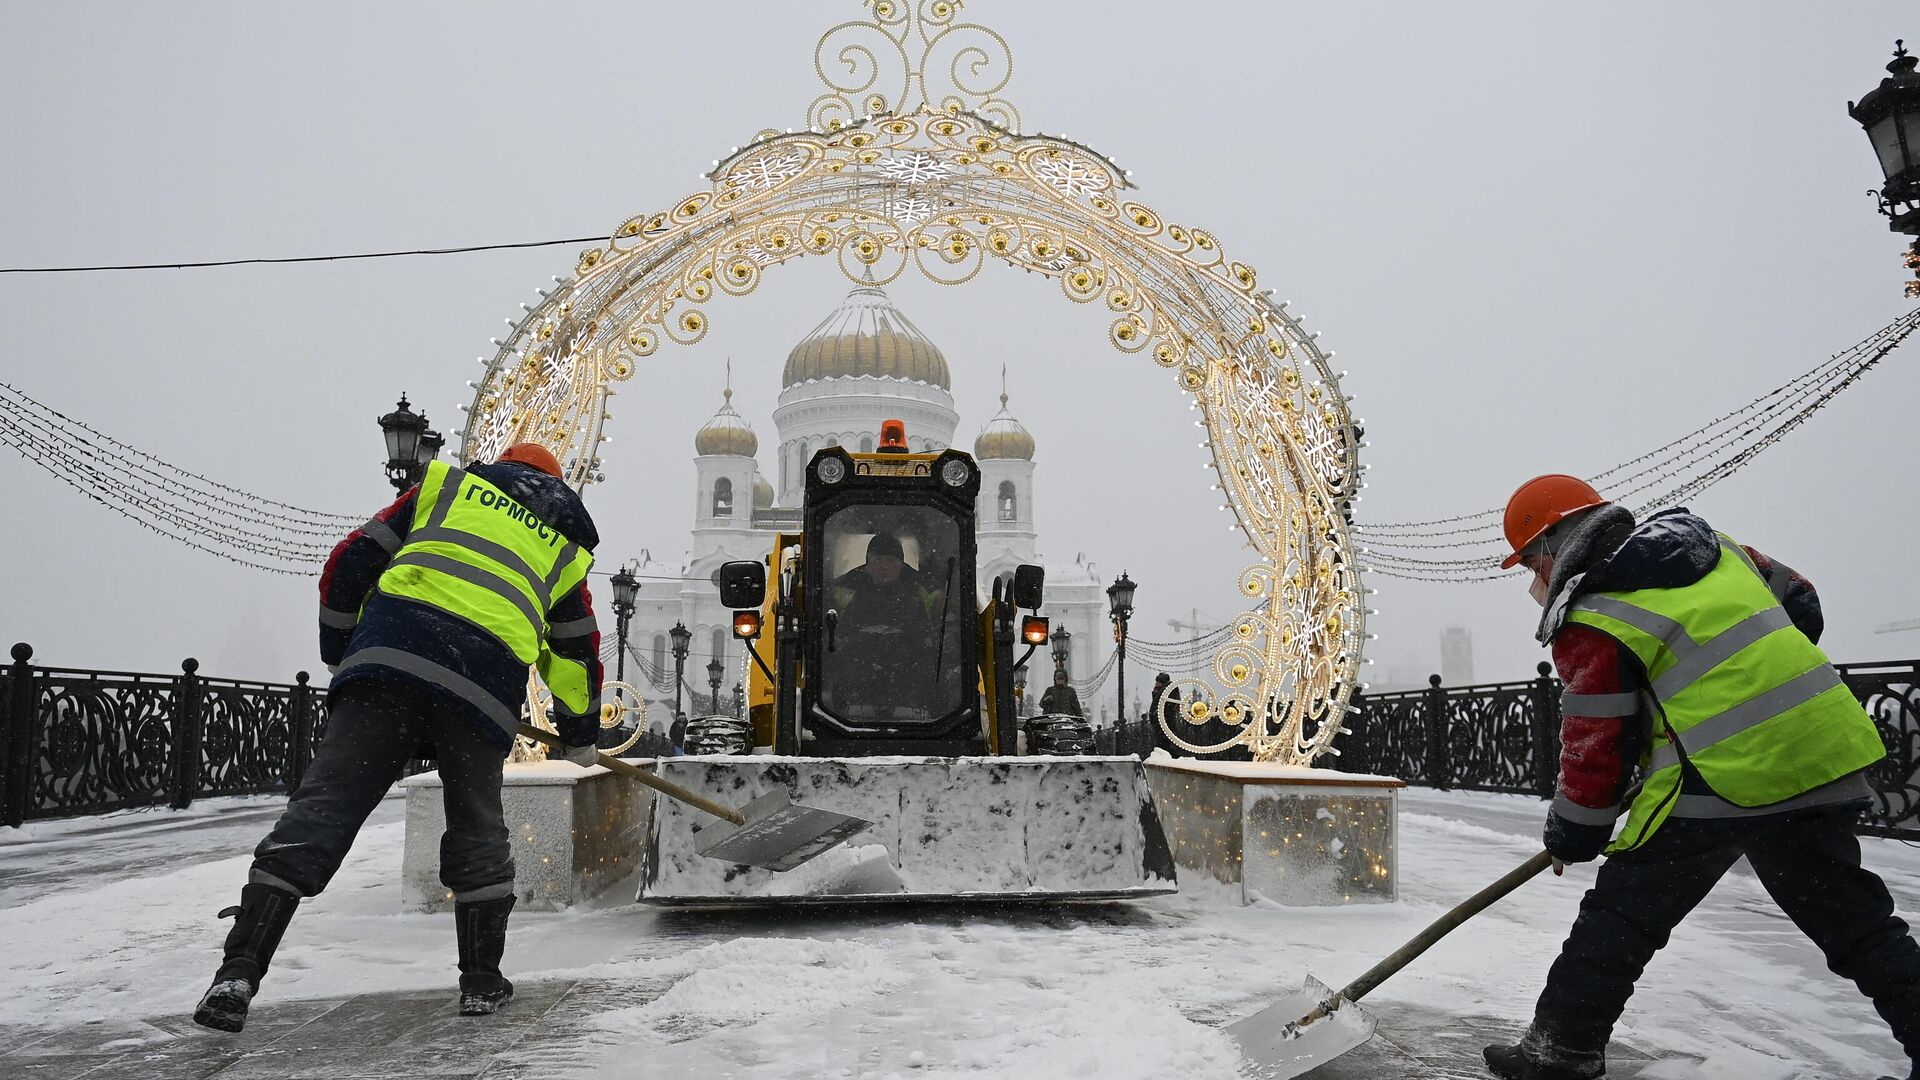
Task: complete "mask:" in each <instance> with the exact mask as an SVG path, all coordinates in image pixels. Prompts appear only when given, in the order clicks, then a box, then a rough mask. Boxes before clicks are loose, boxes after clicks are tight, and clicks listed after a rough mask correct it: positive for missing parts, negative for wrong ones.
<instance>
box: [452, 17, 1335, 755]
mask: <svg viewBox="0 0 1920 1080" xmlns="http://www.w3.org/2000/svg"><path fill="white" fill-rule="evenodd" d="M866 6H867V7H868V8H869V11H870V16H871V17H870V18H868V19H866V20H864V21H856V22H847V23H842V24H841V25H839V26H836V27H834V28H833V29H831V30H830V31H828V33H827V34H826V36H825V37H824V38H822V40H821V41H820V43H819V45H818V47H817V48H816V51H815V66H816V68H817V70H818V71H819V73H820V76H821V78H822V79H823V80H824V81H825V82H826V83H827V86H828V92H827V93H826V94H823V95H822V96H820V97H819V98H818V99H816V100H815V101H814V102H813V103H812V106H811V108H810V109H809V112H808V120H809V123H810V126H809V128H808V129H806V130H801V131H791V130H790V131H786V132H781V131H774V130H766V131H762V132H760V133H759V134H758V135H756V136H755V137H754V139H753V140H752V141H751V142H750V143H749V144H748V145H746V146H744V147H741V148H738V149H735V150H733V151H731V152H729V154H728V155H727V157H726V158H724V159H722V160H720V161H717V162H715V164H714V168H713V170H712V171H711V172H710V173H709V174H708V179H709V180H710V181H711V184H710V186H709V187H707V188H706V189H703V190H700V191H696V192H694V193H692V194H690V195H687V196H686V197H684V198H682V199H680V200H678V201H677V202H675V203H674V204H673V205H671V206H670V207H668V208H667V209H665V210H661V211H658V212H655V213H651V214H642V215H639V216H636V217H633V218H629V219H628V220H626V221H624V222H622V223H621V224H620V225H619V227H618V228H616V229H615V230H614V231H613V235H612V236H611V238H610V239H609V240H608V241H607V243H605V244H604V245H601V246H599V247H593V248H589V249H587V250H585V251H583V252H582V253H581V254H580V257H579V260H578V262H577V264H576V266H575V268H574V273H573V276H572V277H571V278H569V279H565V280H560V281H559V283H558V285H557V286H556V287H555V288H554V289H553V290H552V291H550V292H546V293H544V294H543V297H544V298H543V300H542V302H541V303H540V304H539V305H538V306H537V307H533V308H531V309H530V310H529V311H528V313H527V314H526V315H525V316H524V317H522V318H520V319H517V320H510V321H511V323H512V329H511V331H510V333H509V334H508V336H507V337H505V338H504V339H501V340H500V344H499V350H498V351H497V352H496V353H495V355H494V356H493V358H492V359H491V361H487V362H486V363H487V374H486V378H485V380H484V382H482V383H480V384H479V388H478V391H477V393H476V395H475V397H474V400H473V404H472V405H471V406H470V407H468V421H467V425H466V429H465V431H464V432H463V439H464V443H463V446H462V451H461V453H462V457H463V458H464V459H465V460H469V461H471V460H489V459H491V457H492V455H494V454H497V453H498V452H499V451H500V450H501V449H503V448H504V447H506V446H507V445H509V444H511V443H513V442H516V441H521V440H532V441H537V442H541V443H543V444H545V445H547V446H548V447H550V448H551V449H553V450H554V451H555V453H556V454H558V455H559V456H560V457H561V459H562V460H563V461H565V462H567V470H568V479H569V481H570V482H571V483H573V484H575V485H576V486H577V487H580V488H582V489H584V488H585V486H586V485H588V484H590V483H594V482H597V481H599V480H600V479H601V475H600V473H599V458H598V453H599V445H600V443H601V442H602V441H604V439H605V438H606V433H605V430H604V428H605V424H606V421H607V420H608V419H609V417H608V415H607V412H606V402H607V398H608V396H609V395H610V394H611V393H612V392H613V387H614V386H615V385H617V384H618V383H621V382H624V381H626V380H629V379H632V378H633V377H634V376H635V375H636V374H637V373H638V372H640V371H641V369H642V367H643V365H645V364H647V363H648V362H650V361H653V360H654V358H655V357H656V356H659V355H661V354H662V350H667V351H668V352H670V351H671V349H672V348H673V347H674V346H682V345H693V344H696V343H698V342H699V341H700V340H701V339H702V338H703V337H704V336H705V335H706V333H707V329H708V327H709V325H710V320H711V319H713V318H714V317H716V315H717V314H718V313H719V311H720V310H721V309H722V307H723V305H721V304H719V303H716V301H719V300H720V299H721V298H723V297H740V296H745V295H747V294H749V293H751V292H753V291H754V290H755V289H756V288H758V287H759V285H760V281H761V278H762V276H763V275H764V274H765V273H766V272H767V271H768V270H769V269H771V268H773V267H777V266H781V265H783V264H785V263H787V262H790V261H792V260H795V259H801V258H806V257H824V258H831V259H834V260H836V261H837V263H838V264H839V266H840V268H841V270H842V271H843V272H845V273H846V275H847V276H848V277H849V278H851V279H853V280H855V281H863V280H868V279H871V280H874V281H878V282H880V283H882V284H885V283H887V282H891V281H893V280H895V279H896V278H898V277H899V276H900V275H902V274H904V273H906V272H907V270H909V269H915V270H918V271H919V272H920V273H922V274H924V275H925V276H927V277H928V278H931V279H932V280H934V281H935V282H938V283H941V284H947V285H960V284H964V283H965V282H967V281H970V280H972V279H973V278H974V276H975V275H977V274H978V273H979V272H980V271H981V269H982V268H983V267H984V266H985V265H986V264H987V263H988V262H990V261H994V262H1000V263H1005V264H1007V265H1009V266H1014V267H1019V268H1021V269H1024V270H1029V271H1032V272H1034V273H1037V274H1041V275H1044V276H1045V277H1048V278H1051V279H1053V280H1054V281H1055V282H1057V283H1058V287H1059V289H1060V291H1061V292H1063V293H1064V294H1065V295H1066V297H1067V299H1069V300H1072V301H1074V302H1076V303H1081V304H1090V305H1097V306H1101V307H1104V308H1105V309H1106V310H1107V312H1108V313H1109V314H1110V315H1111V319H1110V321H1109V323H1108V329H1107V339H1108V342H1109V343H1110V344H1111V345H1112V346H1113V347H1114V348H1115V349H1117V350H1119V351H1120V352H1122V353H1125V354H1128V355H1138V356H1141V357H1143V358H1145V359H1147V360H1149V361H1150V362H1152V363H1154V364H1157V365H1159V366H1160V367H1162V368H1164V369H1165V370H1166V372H1167V374H1168V377H1169V378H1170V379H1172V381H1173V382H1174V385H1175V386H1176V387H1177V388H1178V389H1179V391H1180V392H1181V393H1182V394H1184V395H1186V396H1187V397H1188V398H1190V399H1191V400H1190V407H1191V408H1193V409H1195V410H1197V411H1198V412H1199V420H1198V423H1199V425H1200V426H1201V427H1202V428H1204V430H1205V434H1206V441H1205V442H1204V443H1202V446H1203V447H1204V448H1206V449H1208V450H1210V451H1211V455H1212V461H1211V464H1212V467H1213V469H1214V471H1215V474H1216V486H1217V487H1218V489H1219V490H1221V491H1222V492H1224V495H1225V500H1226V501H1225V505H1224V506H1223V507H1222V509H1230V510H1231V511H1232V513H1233V515H1234V524H1233V526H1232V527H1233V528H1236V529H1238V530H1239V531H1240V532H1241V533H1243V534H1244V536H1245V537H1246V539H1247V541H1248V543H1249V544H1250V545H1251V547H1252V548H1253V549H1254V551H1255V552H1256V553H1257V555H1258V561H1257V562H1256V563H1255V564H1254V565H1252V566H1250V567H1248V568H1247V569H1246V570H1244V571H1242V572H1241V573H1240V575H1239V577H1238V581H1237V584H1238V587H1239V589H1240V592H1241V594H1242V595H1243V596H1244V597H1246V598H1247V602H1248V603H1249V605H1250V607H1249V610H1247V611H1246V612H1245V613H1244V614H1242V615H1241V616H1239V617H1238V618H1236V619H1235V620H1234V622H1233V629H1232V632H1231V634H1230V635H1228V637H1227V642H1226V644H1225V645H1224V646H1222V647H1221V648H1220V649H1219V651H1218V653H1217V655H1216V656H1215V657H1214V658H1213V663H1212V665H1211V671H1210V673H1209V674H1210V676H1211V677H1210V678H1205V679H1202V678H1192V679H1186V680H1182V682H1181V683H1179V684H1177V685H1179V686H1180V687H1181V693H1182V698H1183V701H1184V706H1183V709H1184V711H1183V714H1182V716H1181V718H1180V719H1181V720H1182V721H1184V722H1181V723H1175V724H1172V725H1167V724H1166V723H1165V721H1164V720H1161V721H1160V722H1161V723H1162V726H1163V727H1168V728H1169V730H1168V734H1169V735H1170V736H1171V737H1172V738H1173V739H1174V741H1175V742H1177V743H1179V744H1180V745H1182V746H1185V747H1187V748H1188V749H1190V750H1193V751H1196V752H1204V751H1212V750H1220V749H1225V748H1226V747H1228V746H1231V745H1233V744H1235V743H1241V742H1244V743H1246V744H1247V745H1248V746H1249V747H1250V748H1251V749H1252V751H1253V754H1254V756H1255V757H1256V759H1258V760H1263V761H1278V762H1283V763H1290V764H1306V763H1310V762H1311V761H1312V760H1313V759H1314V758H1315V757H1317V756H1318V755H1320V754H1321V753H1324V752H1326V751H1327V750H1328V749H1329V748H1330V744H1331V743H1332V741H1333V739H1334V737H1335V736H1336V735H1337V734H1338V733H1339V732H1340V730H1341V728H1342V723H1341V722H1342V720H1343V719H1344V718H1345V716H1346V715H1347V713H1348V711H1349V700H1350V697H1351V695H1352V693H1353V691H1354V687H1355V673H1356V671H1357V669H1358V665H1359V664H1360V662H1361V643H1362V641H1363V639H1364V637H1365V633H1364V629H1365V618H1364V616H1365V615H1366V614H1367V610H1366V608H1365V606H1364V604H1363V602H1362V598H1363V593H1364V590H1363V589H1362V587H1361V583H1360V569H1361V568H1360V567H1359V566H1358V565H1357V564H1356V562H1355V554H1356V548H1355V544H1354V541H1353V538H1352V536H1351V534H1350V532H1349V526H1348V523H1347V520H1346V513H1347V508H1348V506H1349V504H1350V501H1351V500H1352V498H1353V495H1354V492H1355V488H1356V487H1357V482H1358V477H1359V466H1358V463H1357V460H1356V444H1355V439H1356V437H1357V432H1356V429H1355V427H1354V423H1353V420H1352V417H1351V414H1350V411H1349V399H1348V398H1347V397H1346V396H1345V395H1343V394H1342V392H1341V390H1340V384H1339V380H1338V378H1337V377H1336V375H1335V374H1334V372H1333V371H1332V370H1331V369H1330V368H1329V366H1328V359H1329V355H1328V354H1325V353H1323V352H1322V351H1321V350H1320V349H1319V348H1318V346H1316V345H1315V343H1314V340H1313V339H1314V338H1315V337H1317V336H1318V335H1315V334H1309V333H1308V332H1306V331H1305V330H1303V329H1302V328H1301V326H1300V323H1299V321H1298V319H1297V318H1295V317H1294V316H1292V315H1290V314H1288V313H1287V312H1286V311H1285V310H1284V309H1285V307H1286V305H1285V304H1275V303H1274V302H1273V301H1272V300H1271V299H1270V294H1271V290H1262V289H1261V288H1260V286H1259V279H1258V276H1257V275H1256V273H1255V271H1254V269H1253V267H1251V266H1249V265H1247V264H1245V263H1242V262H1238V261H1235V260H1233V259H1230V258H1228V257H1227V255H1226V253H1225V251H1224V250H1223V248H1222V245H1221V243H1220V241H1219V239H1218V238H1216V237H1215V236H1214V234H1212V233H1210V232H1208V231H1206V230H1205V229H1200V228H1195V227H1191V226H1188V225H1184V224H1180V223H1177V222H1174V221H1170V220H1167V219H1165V218H1163V217H1162V216H1161V215H1160V214H1159V213H1158V212H1157V211H1155V210H1153V209H1151V208H1149V207H1148V206H1146V205H1145V204H1143V203H1141V202H1139V201H1137V200H1135V199H1134V198H1133V195H1132V192H1133V190H1134V188H1133V185H1132V184H1131V183H1130V182H1129V180H1128V179H1127V175H1126V174H1125V173H1124V172H1123V171H1121V170H1120V169H1118V168H1117V167H1116V166H1115V165H1114V163H1113V161H1112V160H1111V159H1110V158H1107V157H1104V156H1102V155H1100V154H1098V153H1096V152H1094V151H1092V150H1091V149H1089V148H1087V147H1086V146H1083V145H1081V144H1078V143H1075V142H1073V141H1071V140H1069V139H1067V138H1066V137H1064V136H1051V135H1044V134H1026V133H1022V132H1021V130H1020V116H1019V113H1018V112H1017V111H1016V110H1015V109H1014V107H1013V106H1012V105H1011V104H1009V103H1008V102H1007V101H1006V100H1004V99H1003V98H1001V97H1000V96H999V94H1000V92H1001V91H1002V90H1003V89H1004V88H1005V86H1006V84H1007V81H1008V79H1009V78H1010V76H1011V73H1012V58H1011V55H1010V53H1009V52H1008V50H1007V47H1006V43H1005V41H1004V40H1003V39H1002V38H1000V36H999V35H997V34H995V33H993V32H992V31H990V30H988V29H986V28H985V27H982V26H978V25H974V24H971V23H961V22H957V21H955V20H956V17H957V16H958V14H959V11H960V7H961V4H960V3H959V0H917V2H916V3H912V4H909V3H907V2H905V0H866ZM1208 720H1220V721H1224V722H1225V724H1226V725H1227V726H1228V728H1229V729H1231V730H1232V731H1233V733H1234V734H1233V736H1232V737H1231V738H1230V739H1228V740H1226V741H1224V742H1214V743H1201V742H1194V741H1193V740H1194V739H1195V738H1197V737H1199V735H1200V728H1199V725H1200V724H1201V723H1203V722H1205V721H1208Z"/></svg>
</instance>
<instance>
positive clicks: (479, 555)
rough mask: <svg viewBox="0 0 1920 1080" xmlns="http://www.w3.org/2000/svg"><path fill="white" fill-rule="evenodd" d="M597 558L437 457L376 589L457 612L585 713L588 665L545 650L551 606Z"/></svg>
mask: <svg viewBox="0 0 1920 1080" xmlns="http://www.w3.org/2000/svg"><path fill="white" fill-rule="evenodd" d="M592 567H593V553H592V552H591V551H588V550H587V549H585V548H583V547H581V546H580V545H579V544H577V543H574V542H573V541H571V540H569V539H567V537H566V536H564V535H562V534H561V533H560V532H559V530H557V529H555V528H553V527H552V526H550V525H548V524H547V523H546V522H545V521H542V520H541V519H540V518H539V517H537V516H535V515H534V514H533V513H531V512H530V511H528V510H527V508H526V507H524V506H521V505H520V504H519V503H517V502H515V501H514V500H513V499H511V498H509V497H508V496H507V495H506V493H505V492H503V491H501V490H500V489H499V488H497V487H494V486H493V485H492V484H489V483H487V482H486V481H485V480H482V479H480V478H479V477H477V476H473V475H471V474H469V473H467V472H466V471H465V470H462V469H458V468H454V467H452V466H450V465H448V464H447V463H446V462H444V461H435V462H433V463H432V464H430V465H428V466H427V475H426V479H424V480H422V481H421V483H420V494H419V496H418V498H416V499H415V501H414V507H413V521H412V525H411V528H410V529H409V531H408V533H407V540H406V543H405V545H403V546H402V547H401V548H400V550H399V551H398V552H396V553H395V554H394V557H393V561H392V562H391V563H390V564H388V566H387V569H386V571H385V572H384V573H382V574H381V575H380V584H379V591H380V592H383V593H386V594H388V595H391V596H401V597H405V598H407V599H409V600H414V601H417V602H419V603H423V604H427V605H429V606H431V607H435V608H438V609H440V610H441V611H445V612H448V613H450V614H453V615H457V616H459V617H460V618H462V619H465V620H466V621H467V622H470V623H472V624H473V625H475V626H477V627H479V628H480V629H482V630H484V631H486V632H487V633H489V634H491V635H493V636H494V637H495V638H498V639H499V640H500V642H501V644H503V645H505V646H506V647H507V648H508V649H510V650H512V652H513V655H514V656H515V657H516V658H518V659H519V660H520V662H521V663H523V664H528V665H534V664H538V666H539V668H540V675H541V678H542V680H543V681H545V682H546V684H547V689H549V690H551V691H552V692H553V696H554V699H555V700H556V701H557V702H558V703H559V704H560V705H562V706H563V707H565V708H566V709H567V710H569V711H570V712H572V713H573V714H575V715H584V714H586V713H587V712H588V710H589V709H590V708H591V707H592V705H593V701H592V696H591V694H590V693H589V689H590V687H589V686H588V680H589V673H588V672H587V670H586V668H585V667H584V666H583V665H581V664H578V663H575V662H572V661H566V660H562V659H561V658H558V657H555V656H553V655H552V653H550V652H549V651H548V649H547V647H546V642H547V633H548V629H549V627H548V623H547V616H548V614H549V613H550V612H551V611H552V610H553V607H554V605H555V604H556V603H558V602H559V601H560V600H561V599H563V598H565V597H566V596H568V595H570V594H571V593H572V592H573V591H574V590H575V589H577V588H579V587H580V583H581V582H582V581H585V580H586V578H587V571H588V570H589V569H591V568H592Z"/></svg>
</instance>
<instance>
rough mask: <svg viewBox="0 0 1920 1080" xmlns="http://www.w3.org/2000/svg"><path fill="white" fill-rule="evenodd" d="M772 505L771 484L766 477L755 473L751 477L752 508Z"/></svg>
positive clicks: (762, 508) (763, 507) (757, 508)
mask: <svg viewBox="0 0 1920 1080" xmlns="http://www.w3.org/2000/svg"><path fill="white" fill-rule="evenodd" d="M772 505H773V485H772V484H769V483H767V478H766V477H764V476H761V475H759V474H758V473H755V474H754V477H753V508H754V509H755V510H765V509H767V508H768V507H770V506H772Z"/></svg>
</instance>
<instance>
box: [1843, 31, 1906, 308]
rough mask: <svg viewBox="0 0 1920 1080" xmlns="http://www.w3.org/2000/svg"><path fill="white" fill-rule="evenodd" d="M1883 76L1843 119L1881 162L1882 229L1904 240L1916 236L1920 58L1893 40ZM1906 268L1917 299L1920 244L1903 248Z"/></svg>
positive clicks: (1848, 110) (1848, 108) (1852, 104)
mask: <svg viewBox="0 0 1920 1080" xmlns="http://www.w3.org/2000/svg"><path fill="white" fill-rule="evenodd" d="M1893 44H1894V50H1893V60H1892V62H1891V63H1889V64H1888V65H1887V77H1886V78H1884V79H1881V80H1880V85H1879V86H1876V87H1874V88H1873V89H1872V90H1869V91H1867V95H1866V96H1865V97H1863V98H1861V99H1860V101H1859V103H1858V104H1855V103H1854V102H1851V101H1849V102H1847V115H1849V116H1851V117H1853V119H1854V120H1855V122H1857V123H1858V124H1859V125H1860V126H1861V127H1862V128H1864V129H1866V132H1867V141H1868V142H1870V143H1872V144H1873V153H1874V156H1875V157H1877V158H1879V159H1880V172H1881V174H1882V175H1883V176H1884V177H1885V183H1884V184H1883V185H1882V186H1881V188H1880V190H1879V191H1878V192H1877V193H1875V194H1877V195H1878V196H1879V199H1880V212H1881V213H1882V214H1885V215H1886V217H1887V227H1888V228H1890V229H1892V230H1893V231H1894V232H1897V233H1905V234H1906V235H1908V236H1920V74H1916V73H1915V71H1914V69H1915V68H1916V67H1920V57H1916V56H1912V55H1909V54H1908V52H1907V46H1906V42H1904V41H1896V42H1894V43H1893ZM1906 265H1907V268H1908V269H1910V270H1912V271H1914V280H1912V281H1909V282H1907V295H1908V296H1913V297H1920V240H1915V241H1914V242H1913V245H1912V246H1911V247H1909V248H1908V249H1907V255H1906Z"/></svg>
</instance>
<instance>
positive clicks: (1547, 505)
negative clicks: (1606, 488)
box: [1500, 473, 1607, 570]
mask: <svg viewBox="0 0 1920 1080" xmlns="http://www.w3.org/2000/svg"><path fill="white" fill-rule="evenodd" d="M1606 504H1607V500H1606V499H1603V498H1601V497H1600V493H1599V492H1598V491H1595V490H1594V489H1593V485H1592V484H1589V483H1587V482H1586V481H1585V480H1582V479H1580V478H1579V477H1577V476H1568V475H1566V474H1565V473H1548V474H1547V475H1545V476H1536V477H1534V478H1533V479H1531V480H1529V481H1527V482H1526V483H1524V484H1521V485H1520V490H1518V491H1516V492H1514V493H1513V498H1511V499H1508V500H1507V513H1506V517H1505V518H1504V519H1503V520H1502V521H1501V522H1500V527H1501V528H1503V529H1505V530H1506V533H1507V543H1508V544H1509V545H1511V546H1512V548H1513V554H1511V555H1509V556H1507V557H1506V558H1505V559H1504V560H1502V561H1501V563H1500V569H1502V570H1506V569H1510V568H1511V567H1513V566H1514V564H1516V563H1518V562H1519V561H1520V553H1521V552H1522V551H1525V550H1526V549H1527V545H1528V544H1531V543H1533V542H1534V541H1535V540H1538V539H1540V536H1541V534H1542V533H1544V532H1546V531H1547V530H1548V529H1551V528H1553V527H1554V526H1555V525H1558V524H1560V523H1561V522H1562V521H1565V520H1566V519H1567V518H1568V517H1570V516H1572V515H1574V514H1577V513H1579V512H1580V511H1582V510H1591V509H1593V508H1594V507H1596V506H1605V505H1606Z"/></svg>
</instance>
